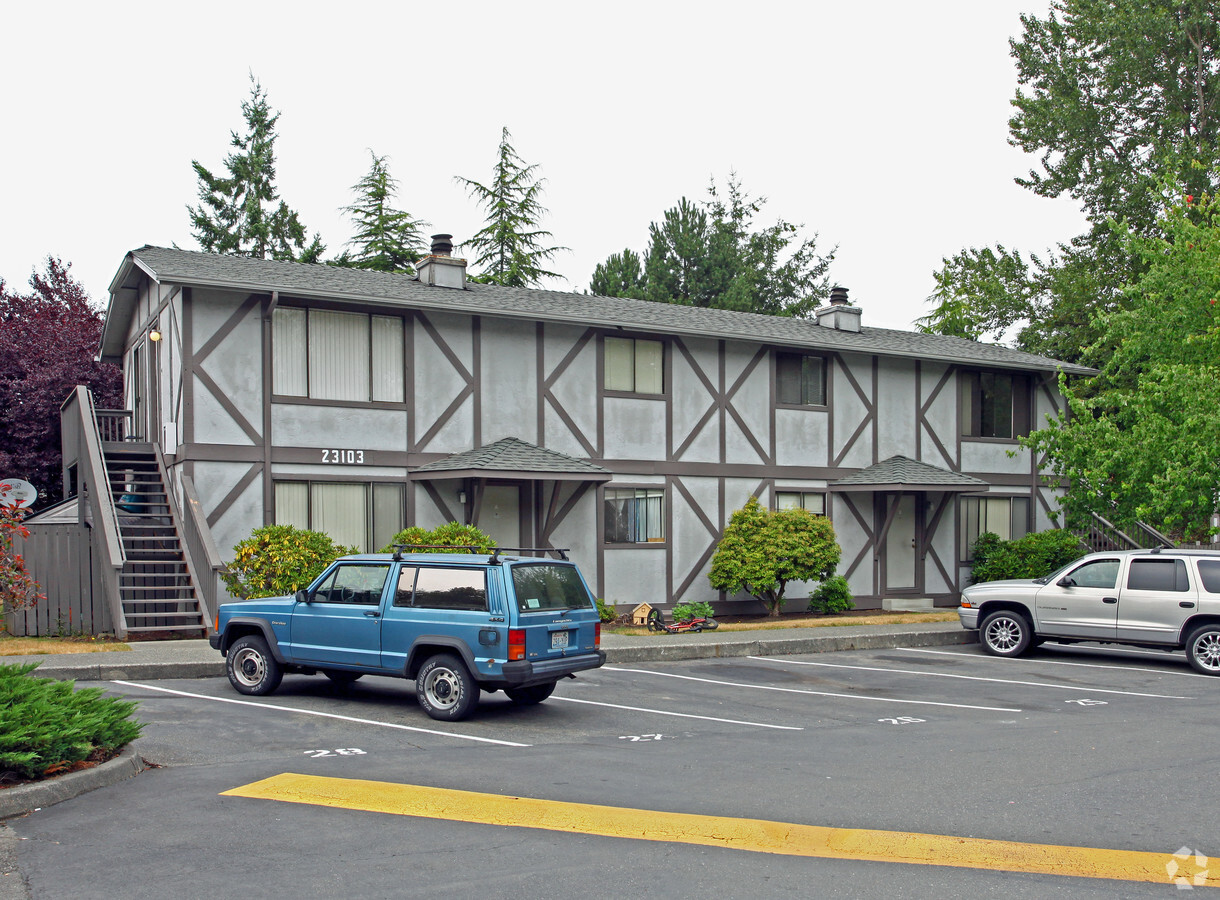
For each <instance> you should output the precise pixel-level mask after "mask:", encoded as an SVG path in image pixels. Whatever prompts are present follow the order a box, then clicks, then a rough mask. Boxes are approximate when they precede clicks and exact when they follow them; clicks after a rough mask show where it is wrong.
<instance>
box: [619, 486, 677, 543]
mask: <svg viewBox="0 0 1220 900" xmlns="http://www.w3.org/2000/svg"><path fill="white" fill-rule="evenodd" d="M605 513H606V535H605V542H606V543H607V544H644V543H652V542H656V541H664V540H665V491H664V489H663V488H606V493H605Z"/></svg>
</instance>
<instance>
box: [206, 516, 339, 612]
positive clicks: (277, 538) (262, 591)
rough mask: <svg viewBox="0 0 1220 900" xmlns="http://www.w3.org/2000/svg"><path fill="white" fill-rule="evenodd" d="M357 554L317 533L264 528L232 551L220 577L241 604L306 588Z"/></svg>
mask: <svg viewBox="0 0 1220 900" xmlns="http://www.w3.org/2000/svg"><path fill="white" fill-rule="evenodd" d="M359 552H360V551H359V550H358V549H356V548H355V547H343V546H340V545H338V544H336V543H335V542H334V541H332V540H331V539H330V536H329V535H325V534H322V533H320V532H317V531H304V530H302V529H300V528H294V527H293V526H291V525H267V526H264V527H263V528H255V529H254V531H253V532H252V533H251V535H250V537H248V538H246V539H245V540H244V541H242V542H241V543H240V544H238V545H237V546H236V547H234V548H233V553H234V554H235V556H234V559H233V562H231V563H229V567H228V571H227V572H225V573H224V574H223V575H221V577H222V578H223V579H224V582H225V587H226V588H228V590H229V593H230V594H232V595H233V596H235V597H241V598H242V599H243V600H249V599H251V598H252V597H279V596H284V595H287V594H294V593H296V592H297V591H298V590H299V589H300V588H303V587H308V586H309V583H310V582H311V581H313V580H314V579H315V578H317V577H318V576H319V575H321V574H322V570H323V569H325V568H326V567H327V566H329V565H330V564H331V563H332V562H333V561H334V560H335V559H337V558H338V557H340V556H346V555H348V554H350V553H359Z"/></svg>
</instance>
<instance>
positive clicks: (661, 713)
mask: <svg viewBox="0 0 1220 900" xmlns="http://www.w3.org/2000/svg"><path fill="white" fill-rule="evenodd" d="M551 699H552V700H563V701H565V702H567V703H584V704H587V705H588V706H606V707H609V708H610V709H626V710H629V711H631V712H642V713H655V714H656V715H659V716H678V717H679V718H682V719H703V720H704V721H707V722H725V723H727V724H729V725H750V726H752V727H754V728H778V729H780V730H781V731H804V730H805V729H804V728H802V727H801V726H799V725H768V724H767V723H766V722H743V721H741V720H740V719H720V718H717V717H716V716H697V715H695V714H694V713H680V712H670V711H669V710H667V709H646V708H644V707H642V706H623V705H621V704H618V703H601V702H598V701H596V700H577V699H576V698H575V697H555V696H552V697H551Z"/></svg>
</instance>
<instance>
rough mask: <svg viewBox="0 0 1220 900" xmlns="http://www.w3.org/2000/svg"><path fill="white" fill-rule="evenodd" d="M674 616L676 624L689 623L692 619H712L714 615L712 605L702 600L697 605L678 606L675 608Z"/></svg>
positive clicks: (685, 604) (684, 604)
mask: <svg viewBox="0 0 1220 900" xmlns="http://www.w3.org/2000/svg"><path fill="white" fill-rule="evenodd" d="M672 615H673V617H674V621H675V622H689V621H690V620H691V619H699V618H703V619H710V618H711V617H712V616H713V615H714V613H713V612H712V604H710V603H708V602H707V601H706V600H700V601H698V602H696V603H679V604H677V605H676V606H674V608H673V612H672Z"/></svg>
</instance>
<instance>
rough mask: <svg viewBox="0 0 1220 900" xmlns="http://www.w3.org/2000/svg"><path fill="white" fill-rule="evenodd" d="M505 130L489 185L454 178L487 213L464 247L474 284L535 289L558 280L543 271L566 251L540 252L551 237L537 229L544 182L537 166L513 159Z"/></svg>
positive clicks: (554, 249)
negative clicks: (469, 257)
mask: <svg viewBox="0 0 1220 900" xmlns="http://www.w3.org/2000/svg"><path fill="white" fill-rule="evenodd" d="M511 138H512V135H510V134H509V133H508V129H507V128H505V129H504V130H503V131H502V132H501V135H500V147H499V156H498V159H497V160H496V164H495V166H494V167H493V169H492V177H491V181H490V182H488V183H487V184H481V183H480V182H477V181H472V180H471V179H469V178H462V177H460V176H459V177H458V178H457V181H458V183H459V184H461V185H463V186H465V188H466V189H467V190H468V191H469V192H470V195H471V196H472V197H474V198H475V199H476V200H477V201H478V202H479V204H480V205H481V206H482V207H483V208H484V210H485V211H486V216H485V218H484V220H483V221H484V222H485V223H486V224H485V225H484V226H483V228H482V229H481V230H479V231H478V232H477V233H476V234H475V235H474V236H473V237H472V238H470V240H468V241H466V242H465V244H464V245H463V246H464V247H469V248H470V249H471V250H472V251H474V254H475V259H474V264H475V265H476V266H479V267H480V268H481V269H482V271H481V272H480V273H479V275H478V276H476V278H477V280H481V281H485V282H488V283H491V284H502V285H507V286H509V287H535V286H537V285H538V284H539V283H540V282H541V281H542V279H543V278H558V277H560V276H559V274H558V273H556V272H552V271H550V270H548V269H545V268H543V266H545V265H546V264H547V263H548V262H549V261H550V260H551V258H552V257H554V255H555V254H556V253H558V252H559V251H560V250H566V249H568V248H566V247H545V246H543V244H544V243H545V242H547V241H548V240H549V239H550V238H552V237H553V235H552V234H551V233H550V232H549V231H544V230H542V229H541V228H539V226H538V222H539V220H541V218H542V217H543V216H544V215H545V214H546V208H545V207H543V205H542V204H541V202H540V201H539V199H538V198H539V196H540V195H541V194H542V186H543V184H544V183H545V180H544V179H541V178H537V177H535V174H534V173H535V171H536V170H537V168H538V166H537V164H535V163H531V164H529V165H526V164H525V161H524V160H523V159H522V158H521V157H520V156H518V155H517V151H516V150H514V149H513V146H512V144H511V143H509V141H510V140H511Z"/></svg>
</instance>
